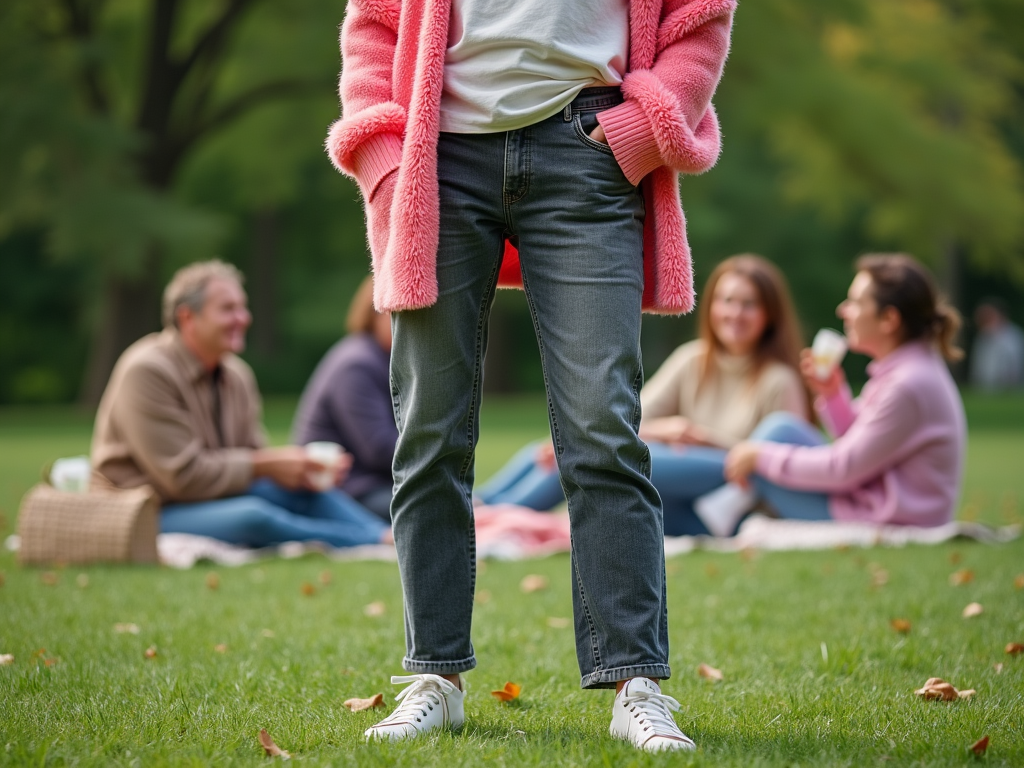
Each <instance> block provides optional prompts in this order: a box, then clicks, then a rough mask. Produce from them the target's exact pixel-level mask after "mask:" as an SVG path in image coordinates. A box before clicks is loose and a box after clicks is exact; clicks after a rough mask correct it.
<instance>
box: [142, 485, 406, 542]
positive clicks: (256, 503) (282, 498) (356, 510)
mask: <svg viewBox="0 0 1024 768" xmlns="http://www.w3.org/2000/svg"><path fill="white" fill-rule="evenodd" d="M387 527H388V526H387V523H384V522H382V521H381V520H380V519H379V518H377V517H376V516H375V515H373V514H371V513H370V512H369V511H367V510H366V509H364V508H363V507H362V506H360V505H359V504H358V503H357V502H355V501H354V500H353V499H352V498H351V497H349V496H347V495H346V494H344V493H342V492H341V491H338V490H331V491H325V492H323V493H318V492H314V491H289V490H287V489H285V488H282V487H281V486H279V485H277V484H276V483H274V482H273V481H271V480H266V479H263V480H257V481H256V482H254V483H253V484H252V485H251V486H250V487H249V490H248V492H247V493H246V494H245V495H244V496H231V497H228V498H225V499H212V500H210V501H199V502H193V503H188V504H168V505H166V506H165V507H164V508H163V509H162V510H161V512H160V532H161V533H191V534H195V535H197V536H209V537H210V538H213V539H220V540H221V541H226V542H228V543H230V544H244V545H246V546H250V547H266V546H269V545H271V544H280V543H282V542H285V541H322V542H325V543H326V544H330V545H331V546H332V547H353V546H357V545H359V544H376V543H378V542H379V541H380V537H381V535H382V534H383V533H384V531H385V529H387Z"/></svg>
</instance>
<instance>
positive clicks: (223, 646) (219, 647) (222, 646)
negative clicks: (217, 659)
mask: <svg viewBox="0 0 1024 768" xmlns="http://www.w3.org/2000/svg"><path fill="white" fill-rule="evenodd" d="M213 650H215V651H216V652H217V653H227V652H228V644H227V643H217V644H216V645H215V646H213Z"/></svg>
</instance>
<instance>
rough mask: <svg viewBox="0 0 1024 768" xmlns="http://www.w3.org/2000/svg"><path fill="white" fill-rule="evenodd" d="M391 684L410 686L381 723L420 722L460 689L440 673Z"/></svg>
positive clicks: (398, 678)
mask: <svg viewBox="0 0 1024 768" xmlns="http://www.w3.org/2000/svg"><path fill="white" fill-rule="evenodd" d="M391 684H392V685H406V684H408V685H409V687H408V688H406V689H405V690H404V691H402V692H400V693H399V694H398V695H397V696H395V700H396V701H400V702H401V704H399V705H398V706H397V707H396V708H395V711H394V712H392V713H391V715H390V716H389V717H387V718H385V719H384V720H382V721H381V723H379V725H382V724H383V723H387V722H390V721H392V720H407V719H408V718H410V717H412V718H414V719H415V720H416V721H417V722H419V721H420V718H421V717H426V716H427V711H428V710H432V709H433V708H434V707H439V706H441V697H442V696H447V695H448V694H450V693H453V692H454V691H456V690H458V689H457V688H456V687H455V686H454V685H452V684H451V683H449V682H448V681H447V680H445V679H444V678H443V677H441V676H439V675H393V676H392V677H391ZM676 706H677V707H678V706H679V705H678V704H677V705H676Z"/></svg>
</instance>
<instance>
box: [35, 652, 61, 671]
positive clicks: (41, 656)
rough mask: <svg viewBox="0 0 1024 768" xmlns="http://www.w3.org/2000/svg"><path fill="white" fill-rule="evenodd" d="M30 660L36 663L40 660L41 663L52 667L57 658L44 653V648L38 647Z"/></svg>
mask: <svg viewBox="0 0 1024 768" xmlns="http://www.w3.org/2000/svg"><path fill="white" fill-rule="evenodd" d="M32 660H33V661H35V662H37V663H38V662H40V661H41V662H43V665H44V666H47V667H52V666H53V665H54V664H56V663H57V659H56V658H55V657H53V656H47V655H46V649H45V648H40V649H39V650H37V651H35V652H34V653H33V654H32Z"/></svg>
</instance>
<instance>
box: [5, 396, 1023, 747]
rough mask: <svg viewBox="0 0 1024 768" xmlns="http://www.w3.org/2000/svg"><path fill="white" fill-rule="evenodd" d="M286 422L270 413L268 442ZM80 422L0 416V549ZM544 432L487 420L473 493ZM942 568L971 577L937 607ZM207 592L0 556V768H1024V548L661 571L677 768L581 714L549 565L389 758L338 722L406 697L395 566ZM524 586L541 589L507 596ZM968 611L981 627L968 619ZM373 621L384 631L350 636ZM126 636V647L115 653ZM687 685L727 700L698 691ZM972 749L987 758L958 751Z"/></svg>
mask: <svg viewBox="0 0 1024 768" xmlns="http://www.w3.org/2000/svg"><path fill="white" fill-rule="evenodd" d="M293 406H294V403H293V402H286V401H273V402H271V403H269V404H268V407H267V422H268V426H269V428H270V430H271V434H272V437H273V438H274V439H275V440H276V441H284V440H285V439H286V436H287V431H288V426H289V420H290V417H291V409H292V408H293ZM967 406H968V413H969V421H970V424H971V441H970V450H969V458H968V469H967V478H966V482H965V494H964V505H963V507H962V509H961V516H962V517H970V518H976V519H980V520H982V521H984V522H988V523H991V524H996V525H998V524H1003V523H1005V522H1014V521H1018V520H1019V519H1020V516H1021V513H1022V511H1024V510H1022V505H1021V500H1022V499H1024V398H999V399H995V400H980V399H975V398H971V399H969V400H968V402H967ZM90 423H91V417H90V416H89V415H88V414H82V413H79V412H76V411H74V410H72V409H53V408H51V409H46V410H0V538H2V537H5V536H6V535H7V534H9V533H11V532H12V531H13V530H14V528H15V523H16V521H15V517H16V509H17V505H18V501H19V499H20V497H21V495H22V494H23V493H24V491H25V490H26V489H27V488H28V487H29V486H30V485H31V484H32V483H33V482H34V480H35V479H36V478H37V477H38V476H39V473H40V468H41V467H42V466H43V465H44V464H45V463H46V462H47V461H49V460H52V459H53V458H56V457H58V456H66V455H73V454H76V453H84V452H87V450H88V440H89V431H90ZM544 432H545V415H544V408H543V403H542V402H541V401H539V400H538V399H537V398H522V399H517V400H505V401H494V402H491V403H488V404H487V405H485V409H484V414H483V430H482V434H483V437H482V439H481V446H480V456H479V463H478V476H479V477H480V478H486V477H487V476H488V475H489V474H491V473H492V472H493V471H494V470H495V469H496V468H497V467H498V466H500V464H501V463H502V462H503V461H504V460H505V459H506V458H507V457H508V456H510V455H511V454H512V452H513V451H515V450H516V449H517V448H518V447H520V446H521V445H522V444H523V443H524V442H526V441H527V440H529V439H534V438H537V437H540V436H542V435H543V434H544ZM958 569H970V570H971V571H972V572H973V575H974V579H973V580H972V581H970V582H969V583H967V584H964V585H961V586H952V585H951V584H950V582H949V576H950V574H951V573H952V572H953V571H955V570H958ZM212 570H214V569H211V568H209V567H199V568H195V569H193V570H191V571H181V572H178V571H172V570H169V569H164V568H141V567H137V568H131V567H112V566H104V567H98V566H97V567H90V568H68V569H64V570H58V571H55V572H53V573H55V575H56V583H54V584H49V583H45V581H51V579H49V578H48V579H46V580H45V581H44V579H43V578H42V576H43V573H42V572H40V571H38V570H26V569H21V568H19V567H18V566H17V565H16V563H15V560H14V558H13V556H12V555H11V554H10V553H7V552H3V553H2V554H0V575H2V582H0V583H2V586H0V654H13V655H14V657H15V660H14V663H13V664H11V665H9V666H2V667H0V765H38V766H44V765H45V766H63V765H69V766H70V765H75V766H93V765H95V766H107V765H125V766H128V765H140V766H153V765H218V766H219V765H263V764H265V763H266V761H267V758H265V757H264V756H263V753H262V750H261V749H260V748H259V746H258V744H257V741H256V735H257V733H258V731H259V729H260V728H267V729H268V730H269V731H270V733H271V735H272V736H273V738H274V739H275V740H276V741H277V743H278V744H279V745H281V746H282V747H283V748H284V749H287V750H288V751H290V752H291V753H292V756H293V759H294V760H296V761H299V762H302V763H303V764H309V765H354V764H358V765H446V766H470V765H474V766H475V765H479V764H480V763H482V762H483V761H484V760H489V761H491V762H492V763H494V764H497V765H510V766H512V765H537V766H541V765H543V766H548V765H556V766H570V765H609V766H611V765H615V766H618V765H668V764H672V765H680V764H683V765H699V766H703V765H708V766H711V765H714V766H719V765H722V766H726V765H728V766H795V765H804V766H860V765H871V764H889V765H942V766H945V765H949V766H953V765H971V764H975V763H981V764H986V765H993V766H995V765H1000V766H1022V765H1024V733H1022V731H1024V656H1009V655H1007V654H1006V653H1004V646H1005V645H1006V644H1007V643H1009V642H1011V641H1016V642H1024V590H1022V589H1018V588H1017V587H1016V586H1015V584H1014V579H1015V577H1016V576H1017V575H1018V574H1021V573H1024V541H1020V540H1018V541H1016V542H1013V543H1011V544H1007V545H1002V546H986V545H979V544H974V543H964V542H957V543H953V544H948V545H942V546H937V547H913V548H908V549H905V550H890V549H874V550H842V551H828V552H807V553H777V554H757V555H751V554H749V553H748V554H746V555H723V554H711V553H697V554H692V555H686V556H682V557H679V558H675V559H672V560H670V561H669V563H668V572H669V616H670V628H671V659H670V661H671V663H672V666H673V669H674V672H675V675H674V677H673V679H672V680H671V681H669V682H667V683H666V684H665V686H664V688H665V691H666V692H667V693H669V694H671V695H672V696H675V697H676V698H677V699H679V701H680V702H681V703H682V705H683V708H682V711H681V712H679V713H678V715H677V719H678V721H679V723H680V725H681V726H682V727H683V730H684V731H686V732H687V733H688V734H689V735H691V736H692V737H693V738H694V739H695V740H696V741H697V744H698V748H699V751H698V752H697V753H696V754H695V755H689V756H679V755H644V754H640V753H635V752H634V751H633V750H632V749H631V748H630V747H628V746H626V745H624V744H621V743H619V742H616V741H613V740H612V739H611V738H610V737H608V735H607V727H608V721H609V717H610V713H609V712H610V703H611V694H610V693H609V692H581V691H579V690H578V679H579V674H578V671H577V668H576V661H575V656H574V652H573V641H572V630H571V629H570V628H567V627H564V626H563V625H564V623H565V622H564V620H565V619H567V618H568V617H569V616H571V604H570V593H569V560H568V557H566V556H556V557H551V558H547V559H544V560H537V561H531V562H520V563H500V562H487V563H485V564H483V565H482V567H481V573H480V577H479V590H480V597H481V598H482V599H481V600H480V602H479V604H478V606H477V611H476V617H475V623H474V643H475V646H476V650H477V656H478V658H479V660H480V666H479V668H478V669H477V670H476V671H474V672H472V673H470V674H469V676H468V683H469V696H468V699H467V708H468V709H467V711H468V715H469V718H468V720H467V725H466V727H465V728H464V729H463V730H462V731H461V732H460V733H458V734H456V735H451V734H440V735H437V736H433V737H429V738H427V739H424V740H422V741H419V742H413V743H408V744H400V745H373V746H367V745H365V744H364V743H363V740H362V736H361V734H362V731H363V730H364V729H365V728H366V727H367V726H368V725H369V724H370V723H372V722H373V721H374V720H375V719H377V718H378V717H379V716H380V714H379V713H373V712H370V713H358V714H353V713H350V712H349V711H348V710H346V709H345V708H344V707H343V705H342V702H343V701H344V700H345V699H347V698H350V697H365V696H369V695H372V694H373V693H376V692H383V693H384V694H385V695H386V696H387V697H389V698H390V696H391V691H392V689H391V686H390V684H389V681H388V678H389V676H390V675H391V674H400V673H401V672H400V669H399V666H398V662H399V659H400V654H401V651H402V648H403V631H402V620H401V588H400V584H399V580H398V574H397V569H396V567H395V566H394V565H393V564H388V563H332V562H329V561H327V560H325V559H323V558H321V557H317V556H311V557H306V558H301V559H298V560H289V561H273V562H265V563H262V564H258V565H251V566H246V567H241V568H234V569H228V568H219V569H216V570H217V573H218V575H219V588H217V589H210V588H209V587H208V586H207V577H208V574H209V573H210V572H211V571H212ZM883 572H884V573H883ZM527 574H543V575H544V576H546V577H547V578H548V579H549V581H550V587H549V588H548V589H546V590H544V591H541V592H535V593H531V594H524V593H522V592H521V591H520V589H519V583H520V581H521V579H522V578H523V577H524V576H526V575H527ZM325 581H326V582H328V583H324V582H325ZM882 582H884V583H882ZM307 583H308V584H311V585H313V586H314V588H315V593H314V594H312V595H306V594H304V591H303V584H307ZM307 591H308V590H307ZM483 598H486V599H483ZM974 601H976V602H979V603H981V604H982V605H983V606H984V613H982V614H981V615H980V616H977V617H975V618H972V619H963V618H961V612H962V610H963V608H964V606H966V605H967V604H968V603H970V602H974ZM372 602H380V603H383V605H384V606H385V610H384V613H383V614H382V615H379V616H368V615H366V614H365V612H364V608H365V607H366V606H367V605H368V604H370V603H372ZM895 618H902V619H907V620H909V621H910V623H911V630H910V632H909V633H908V634H905V635H903V634H899V633H897V632H895V631H894V630H893V629H892V627H891V626H890V622H891V620H892V619H895ZM118 623H134V624H136V625H138V627H139V628H140V631H139V633H138V634H131V633H117V632H115V631H114V625H115V624H118ZM221 644H223V646H225V647H223V648H221V649H220V650H217V646H219V645H221ZM149 647H155V648H156V656H155V658H152V659H147V658H146V656H145V653H144V652H145V650H146V649H147V648H149ZM43 649H45V650H43ZM48 662H49V663H48ZM702 662H705V663H708V664H710V665H712V666H714V667H717V668H719V669H721V670H722V672H723V673H724V676H725V679H724V680H723V681H722V682H719V683H717V684H715V683H710V682H709V681H707V680H704V679H702V678H700V677H698V676H697V674H696V667H697V665H698V664H700V663H702ZM997 664H1001V665H1002V668H1001V670H997V668H996V665H997ZM932 676H936V677H943V678H945V679H947V680H949V681H950V682H952V683H953V684H954V685H955V686H957V687H958V688H974V689H976V690H977V694H976V695H975V696H974V697H973V698H972V699H970V700H965V701H958V702H954V703H950V704H942V703H934V702H924V701H922V700H920V699H918V698H917V697H915V696H914V695H913V690H914V689H915V688H918V687H920V686H921V685H922V684H923V683H924V681H925V680H926V679H927V678H928V677H932ZM508 680H512V681H515V682H518V683H520V684H521V685H522V686H523V691H522V695H521V697H520V698H519V699H518V700H517V701H516V702H514V703H513V704H512V705H503V704H499V703H498V702H497V701H496V700H495V699H494V698H492V697H491V696H490V695H489V693H488V692H489V691H490V690H492V689H495V688H500V687H501V686H502V685H504V683H505V682H506V681H508ZM985 734H987V735H989V736H990V738H991V746H990V747H989V750H988V753H987V754H986V756H985V757H984V758H981V759H980V760H979V759H978V758H975V757H974V756H973V755H972V754H970V753H969V751H968V747H969V746H970V745H971V744H972V743H973V742H974V741H976V740H977V739H978V738H980V737H981V736H983V735H985Z"/></svg>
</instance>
